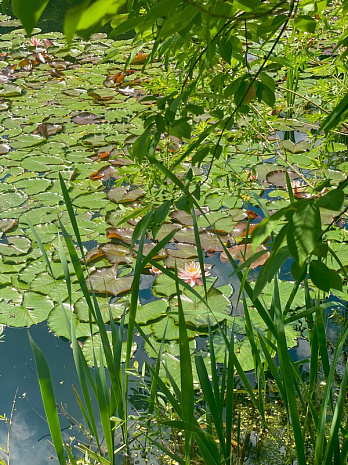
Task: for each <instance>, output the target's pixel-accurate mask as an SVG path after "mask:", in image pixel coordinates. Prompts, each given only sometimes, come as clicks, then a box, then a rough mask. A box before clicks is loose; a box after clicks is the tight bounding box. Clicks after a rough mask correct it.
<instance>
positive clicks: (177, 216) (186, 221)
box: [169, 207, 209, 226]
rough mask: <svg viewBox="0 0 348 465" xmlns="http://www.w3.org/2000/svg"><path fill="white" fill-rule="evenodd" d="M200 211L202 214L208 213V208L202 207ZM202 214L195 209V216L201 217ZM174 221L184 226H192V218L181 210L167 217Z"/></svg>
mask: <svg viewBox="0 0 348 465" xmlns="http://www.w3.org/2000/svg"><path fill="white" fill-rule="evenodd" d="M202 210H203V212H204V213H208V211H209V208H208V207H202ZM201 215H202V213H201V211H200V210H198V208H196V209H195V216H196V217H199V216H201ZM169 216H170V217H171V218H172V219H173V220H174V221H177V222H178V223H181V224H183V225H185V226H192V225H193V219H192V216H191V215H190V214H188V213H186V212H184V211H183V210H175V211H173V212H172V213H171V214H170V215H169Z"/></svg>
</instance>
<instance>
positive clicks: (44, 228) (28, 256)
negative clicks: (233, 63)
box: [0, 17, 348, 370]
mask: <svg viewBox="0 0 348 465" xmlns="http://www.w3.org/2000/svg"><path fill="white" fill-rule="evenodd" d="M3 20H4V21H5V20H6V18H5V17H4V18H3ZM34 33H35V34H36V35H34V37H33V38H32V39H31V40H29V39H28V38H26V37H25V34H24V31H23V30H21V29H14V30H12V31H11V32H8V33H6V34H2V35H1V36H0V46H1V54H0V118H1V122H0V136H1V139H2V140H1V145H0V151H1V163H0V170H1V176H2V179H1V184H0V190H1V193H0V218H1V219H0V229H1V231H2V238H1V242H0V254H1V259H0V271H1V273H0V323H1V324H4V325H8V326H16V327H24V326H31V325H33V324H38V323H40V322H42V321H45V320H47V322H48V326H49V328H50V330H51V331H53V332H54V333H55V334H56V335H57V336H61V337H65V338H69V334H68V331H67V329H66V325H65V320H64V318H63V315H62V310H61V307H60V306H59V304H58V302H59V298H58V295H59V296H60V298H61V299H62V300H63V305H64V308H65V310H66V312H68V313H69V315H70V314H71V311H73V318H74V321H75V328H76V336H77V337H78V338H81V339H82V340H83V341H84V345H83V348H84V352H85V355H86V357H87V359H88V360H89V362H90V363H93V355H92V347H93V345H94V346H95V345H96V344H98V336H94V338H93V341H92V339H91V336H92V334H91V331H92V333H97V331H98V328H97V325H96V324H93V322H92V325H90V323H89V312H88V308H87V305H86V303H85V300H84V298H83V295H82V292H81V291H80V286H79V284H78V282H77V279H76V278H75V277H74V274H73V270H72V268H71V273H72V291H73V293H72V295H73V302H72V306H73V308H71V305H70V303H68V301H67V298H68V290H67V288H66V284H65V281H64V278H63V271H62V268H61V265H60V263H59V256H58V248H57V235H58V234H59V224H58V221H60V222H61V223H62V224H63V225H64V227H65V228H66V229H67V231H68V232H69V233H71V234H72V233H73V229H72V226H71V224H70V220H69V216H68V213H67V210H66V205H65V203H64V201H63V196H62V193H61V189H60V184H59V180H58V178H59V174H61V175H62V177H63V178H64V180H65V183H66V186H67V188H68V190H69V195H70V198H71V201H72V204H73V207H74V209H75V214H76V219H77V222H78V225H79V229H80V233H81V237H82V240H83V241H84V244H85V246H86V249H87V250H88V253H87V261H88V264H89V270H88V274H89V277H90V280H91V281H90V282H91V283H92V285H93V289H94V290H95V291H96V292H97V294H98V299H99V303H100V306H101V310H102V314H103V318H104V321H105V323H106V324H107V323H108V322H109V318H110V316H109V315H110V314H109V309H111V314H112V316H113V318H114V319H115V320H117V319H120V318H121V316H122V314H123V312H124V309H125V307H126V308H127V305H128V303H127V302H128V294H129V291H130V289H131V286H132V279H133V278H132V271H133V269H134V263H135V257H136V247H135V248H131V247H130V246H131V241H132V235H133V231H134V227H135V225H136V224H137V221H138V219H139V217H141V216H143V215H144V213H146V212H147V211H148V210H149V208H150V207H151V206H153V205H155V206H158V205H161V203H162V202H163V201H167V202H169V203H170V206H169V209H168V210H169V214H168V216H167V218H166V221H165V223H164V225H163V226H162V227H161V229H160V230H159V231H157V234H156V235H155V236H154V234H151V233H149V234H148V236H147V239H146V244H145V250H144V253H145V254H146V253H147V252H148V251H150V250H151V249H152V248H153V247H154V246H155V245H156V244H157V243H158V241H159V240H161V238H163V237H164V236H165V235H166V234H168V233H169V232H170V231H173V230H175V235H174V237H173V240H172V242H171V243H170V244H168V245H167V246H166V247H165V248H163V249H162V250H161V251H160V253H159V254H158V255H157V256H156V257H155V260H158V261H159V262H160V263H161V264H162V265H164V266H165V267H167V268H174V266H175V264H176V266H177V267H178V268H181V269H184V268H185V265H187V264H188V263H191V262H192V261H193V262H195V261H196V260H197V257H198V254H197V249H196V245H195V244H196V240H195V235H194V230H193V227H192V217H191V216H190V215H188V214H187V213H185V211H183V210H181V209H180V208H179V207H178V205H179V204H178V203H176V202H178V200H179V198H178V196H177V193H176V192H175V189H174V188H173V186H172V185H171V184H170V183H167V184H163V183H162V182H161V181H162V180H161V179H158V173H156V172H155V171H154V170H153V169H152V167H151V166H150V165H149V164H146V162H144V165H142V166H140V165H139V164H138V163H137V162H136V161H135V160H134V158H133V157H132V145H133V142H134V141H135V140H136V138H137V136H138V135H139V134H141V133H142V132H143V121H144V119H145V118H146V117H147V116H148V115H149V114H150V113H151V108H153V107H154V106H156V104H157V99H158V98H160V89H159V88H158V75H159V74H161V73H163V75H164V71H163V70H162V69H161V64H160V63H154V64H152V66H151V67H147V68H146V70H145V72H143V73H142V74H140V70H141V67H142V64H143V62H144V60H145V59H146V55H145V53H143V52H141V51H139V50H135V51H134V49H133V48H132V47H131V44H130V42H129V41H121V42H117V53H116V52H115V53H113V54H112V59H111V60H105V57H106V54H107V53H109V51H110V48H112V47H114V42H113V41H112V40H111V39H108V38H106V36H105V35H104V34H95V35H94V36H92V37H91V40H89V41H88V42H86V41H82V40H77V39H76V40H75V41H74V42H73V44H72V46H71V48H70V49H67V48H66V45H65V41H64V38H63V36H62V34H60V33H50V34H39V30H35V31H34ZM130 54H131V56H132V57H133V59H132V60H129V55H130ZM127 60H128V62H130V64H129V65H128V66H129V69H127V70H124V63H125V62H126V61H127ZM163 79H165V77H164V78H163ZM205 117H206V116H205ZM208 118H211V120H213V119H214V115H213V114H212V115H211V116H209V115H208ZM273 119H274V121H272V126H271V130H270V134H271V136H270V137H268V138H267V139H266V140H261V141H260V140H255V138H254V139H253V142H252V146H251V145H250V144H249V143H248V140H247V136H248V129H249V126H250V124H252V123H250V122H249V121H248V120H247V119H245V124H240V125H239V126H238V127H235V128H232V129H231V131H230V132H229V137H230V138H231V139H232V138H233V139H234V141H235V143H234V144H233V145H228V144H227V143H226V145H225V147H224V149H223V155H224V156H223V157H221V158H219V159H218V160H216V162H215V163H214V165H213V166H212V167H211V170H210V176H209V179H205V178H206V172H205V169H204V167H201V166H200V161H199V159H197V158H196V159H193V160H192V164H191V163H180V164H178V165H177V167H176V169H175V170H174V174H175V175H176V176H177V178H178V179H181V180H184V179H185V177H186V176H187V175H188V173H189V171H190V168H192V169H193V172H194V175H195V176H196V178H197V179H198V180H199V181H200V182H201V189H202V199H201V210H197V211H196V217H197V224H198V227H199V233H200V241H201V246H202V248H203V250H204V253H205V255H206V256H207V257H209V256H214V255H215V256H216V257H219V258H220V260H221V261H222V262H226V261H227V257H226V253H225V252H224V249H223V246H222V244H221V242H223V243H224V245H225V246H226V247H227V248H228V251H229V252H230V254H231V255H232V257H233V258H234V259H236V260H237V261H239V262H242V261H243V260H245V259H247V258H248V257H249V256H250V254H251V246H250V244H248V243H247V240H248V239H247V238H246V235H247V234H250V233H251V231H252V228H253V227H254V226H255V225H257V224H258V223H259V222H260V221H261V220H262V216H263V215H262V213H261V211H260V209H257V208H256V204H257V202H256V201H255V195H257V196H259V197H258V198H261V197H260V196H263V201H264V202H265V205H266V206H267V207H268V208H269V209H271V210H276V209H279V208H281V207H283V206H284V205H286V204H287V203H288V199H289V193H288V191H287V184H286V176H285V171H287V172H288V173H289V175H290V177H291V179H293V182H294V183H297V184H294V193H295V195H297V196H298V197H304V196H310V195H314V194H313V190H312V189H311V188H312V187H313V186H314V185H317V184H318V182H317V181H318V180H319V179H320V180H323V179H325V180H326V181H328V183H329V185H337V184H338V182H339V181H340V180H342V179H343V178H344V175H343V173H342V171H341V168H342V167H339V169H336V170H332V169H330V167H329V166H327V167H326V166H320V167H317V168H315V169H314V168H313V170H312V171H311V174H310V177H308V176H307V175H306V176H305V175H304V172H303V170H302V168H304V167H306V168H307V167H308V163H311V164H312V165H314V164H315V163H313V160H314V159H316V157H317V154H318V151H319V149H318V147H317V146H316V145H315V144H313V143H312V141H303V140H301V141H300V142H297V143H296V142H292V141H290V140H284V141H280V140H278V136H279V134H280V132H282V131H283V132H285V131H291V132H294V131H295V133H296V134H297V135H298V136H301V135H306V137H307V138H308V136H309V134H311V131H312V130H313V128H315V127H316V126H315V123H314V124H312V123H310V122H308V121H304V122H299V121H298V120H290V119H288V120H287V119H284V118H279V119H277V115H275V117H274V118H273ZM196 120H197V123H199V124H201V125H202V128H204V125H205V124H206V121H204V120H202V121H201V122H199V117H197V119H196ZM243 134H244V136H243ZM272 135H273V136H274V135H275V136H276V138H277V140H276V141H275V140H274V138H272V137H273V136H272ZM195 136H197V134H193V137H195ZM216 137H217V133H216V134H215V135H214V133H213V135H212V138H211V142H212V143H213V142H214V138H216ZM243 137H244V138H243ZM301 138H302V136H301ZM303 138H304V137H303ZM227 140H228V139H227ZM161 144H162V145H161V146H160V147H158V152H159V154H160V156H161V157H162V159H163V161H164V162H166V163H168V165H169V161H170V159H171V156H172V154H173V152H174V151H176V156H180V148H181V147H184V146H185V135H180V134H176V135H171V136H170V137H167V138H165V139H164V140H163V141H161ZM341 149H342V147H340V146H338V145H336V146H335V150H336V151H339V150H341ZM275 165H277V166H275ZM317 178H318V179H317ZM251 193H253V196H254V197H253V196H252V195H251ZM175 204H176V206H175ZM203 213H204V214H203ZM335 214H337V212H336V213H335V212H333V213H330V212H323V217H322V219H323V224H330V223H331V222H332V219H333V217H334V215H335ZM30 223H31V224H33V225H34V227H35V229H36V231H37V233H38V235H39V236H40V239H41V241H42V243H43V244H44V246H45V248H46V250H47V253H48V255H49V257H50V259H51V261H52V269H53V272H54V277H52V276H51V275H50V274H49V272H48V270H47V267H46V263H45V261H44V259H43V257H42V255H41V252H40V250H39V248H38V247H37V244H36V242H35V240H34V237H33V234H32V232H31V230H30V228H29V224H30ZM328 234H329V235H330V237H331V238H332V240H335V241H336V242H335V243H333V244H332V248H333V249H334V250H335V251H336V253H337V255H338V256H339V257H340V260H341V262H342V263H343V265H347V264H348V258H347V256H346V255H345V253H344V252H343V250H342V247H341V244H342V243H343V242H344V241H345V240H346V238H347V233H346V231H345V230H344V229H342V228H341V227H340V226H339V225H338V226H336V227H334V228H332V230H330V232H328ZM258 251H259V252H262V251H263V252H264V253H263V254H262V255H261V256H260V258H259V259H258V260H257V261H255V262H254V263H253V264H252V267H255V268H256V267H258V266H260V265H262V264H263V263H264V262H265V261H266V259H267V258H268V256H269V254H268V251H267V248H266V246H264V245H261V246H260V247H259V249H258ZM332 266H337V264H336V263H333V264H332ZM211 272H212V274H214V269H212V271H211ZM149 276H150V278H149V277H148V278H146V280H145V275H144V282H147V283H149V284H148V285H149V289H151V291H152V292H151V297H150V298H147V299H143V301H142V302H141V304H139V308H138V311H137V322H138V323H139V324H140V325H143V326H144V327H145V328H146V333H147V334H151V335H152V336H151V337H152V338H153V339H154V344H159V341H160V340H161V339H162V336H163V333H164V328H166V345H165V355H164V356H165V357H168V364H169V365H170V364H172V365H173V367H172V368H173V370H175V369H176V367H177V369H179V368H178V367H179V362H178V360H177V359H176V358H175V356H176V355H177V354H178V345H177V343H176V342H177V340H178V337H179V330H178V325H177V322H178V318H177V313H176V306H177V296H176V288H175V283H174V282H173V280H171V279H170V278H169V277H168V276H166V275H164V274H162V275H160V274H159V275H156V276H153V277H151V274H150V275H149ZM215 281H216V277H214V276H209V277H208V278H207V283H208V294H207V297H208V301H209V305H210V307H211V308H212V309H213V310H214V312H213V315H212V314H208V313H207V311H206V308H205V307H204V306H203V305H202V303H201V301H200V300H199V299H198V298H195V297H194V296H193V295H192V294H191V293H189V292H188V291H187V290H183V295H182V301H183V307H184V313H185V319H186V322H187V327H188V334H189V337H190V338H191V339H192V347H193V348H194V347H195V338H196V337H197V336H204V335H206V334H207V332H208V325H213V326H216V325H217V324H218V323H222V322H228V321H230V320H231V317H230V315H231V311H232V303H231V296H232V294H233V288H232V286H231V285H229V284H228V285H223V286H219V287H216V286H214V283H215ZM151 286H152V287H151ZM196 289H197V292H199V293H200V295H201V296H203V293H204V291H203V288H202V287H199V286H197V287H196ZM268 292H269V295H268ZM280 292H281V295H283V296H284V299H285V298H286V296H288V295H289V293H290V292H291V285H290V284H289V283H287V282H281V283H280ZM110 297H111V300H110ZM263 298H264V300H265V301H266V302H267V299H268V300H269V299H270V290H267V287H266V289H265V291H264V294H263ZM303 305H304V296H303V294H301V292H299V293H298V297H296V299H295V301H294V302H293V306H294V308H296V307H302V306H303ZM250 315H251V319H252V323H253V325H254V327H255V328H258V329H260V330H261V331H266V330H267V328H266V327H264V324H263V323H262V321H261V319H260V317H259V316H258V314H257V312H256V310H255V311H254V310H252V309H251V314H250ZM234 324H235V331H236V332H238V333H239V334H240V335H241V340H240V341H239V342H238V344H237V345H238V347H239V348H238V354H237V356H238V357H239V359H240V362H241V364H242V366H243V368H244V369H245V370H249V369H252V367H253V365H252V357H251V349H250V345H249V343H248V342H247V339H246V338H245V339H243V335H244V334H245V329H244V321H243V317H242V316H238V314H236V315H235V317H234ZM299 335H300V333H299V332H298V331H295V330H294V328H293V327H292V326H291V325H289V327H288V334H287V337H288V345H289V347H290V346H294V345H295V344H296V338H297V337H299ZM214 342H215V344H216V347H217V359H218V361H223V357H224V353H223V348H224V343H223V340H222V339H221V336H220V335H219V334H218V333H216V335H215V336H214ZM219 347H221V351H219V349H218V348H219ZM135 348H136V346H134V349H135ZM145 350H146V351H147V352H148V354H149V355H150V356H151V355H153V352H152V349H151V348H150V347H147V346H146V347H145Z"/></svg>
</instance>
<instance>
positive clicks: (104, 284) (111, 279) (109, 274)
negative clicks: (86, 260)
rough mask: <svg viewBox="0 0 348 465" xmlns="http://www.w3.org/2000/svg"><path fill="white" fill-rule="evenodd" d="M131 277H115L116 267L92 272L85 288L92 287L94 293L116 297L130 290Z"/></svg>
mask: <svg viewBox="0 0 348 465" xmlns="http://www.w3.org/2000/svg"><path fill="white" fill-rule="evenodd" d="M132 282H133V276H125V277H123V278H118V277H117V267H115V266H112V267H110V268H101V269H100V270H96V271H93V272H92V273H91V274H90V276H89V279H88V280H87V286H88V287H89V288H91V287H90V286H91V285H92V287H93V289H94V291H95V292H98V293H101V294H103V293H105V292H106V293H107V294H113V295H118V294H122V293H123V292H127V291H129V290H130V289H131V287H132Z"/></svg>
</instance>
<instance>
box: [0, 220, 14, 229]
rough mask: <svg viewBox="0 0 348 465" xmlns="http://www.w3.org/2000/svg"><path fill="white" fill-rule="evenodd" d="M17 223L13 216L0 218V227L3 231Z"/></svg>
mask: <svg viewBox="0 0 348 465" xmlns="http://www.w3.org/2000/svg"><path fill="white" fill-rule="evenodd" d="M17 224H18V222H17V220H16V219H14V218H8V219H4V220H1V219H0V229H1V231H3V232H6V231H9V230H10V229H12V228H13V227H14V226H17Z"/></svg>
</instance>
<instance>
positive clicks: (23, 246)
mask: <svg viewBox="0 0 348 465" xmlns="http://www.w3.org/2000/svg"><path fill="white" fill-rule="evenodd" d="M30 247H31V241H30V239H27V238H26V237H21V236H11V237H9V238H8V243H7V244H4V243H0V254H2V255H3V256H12V255H23V254H26V253H27V252H28V251H29V249H30Z"/></svg>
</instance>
